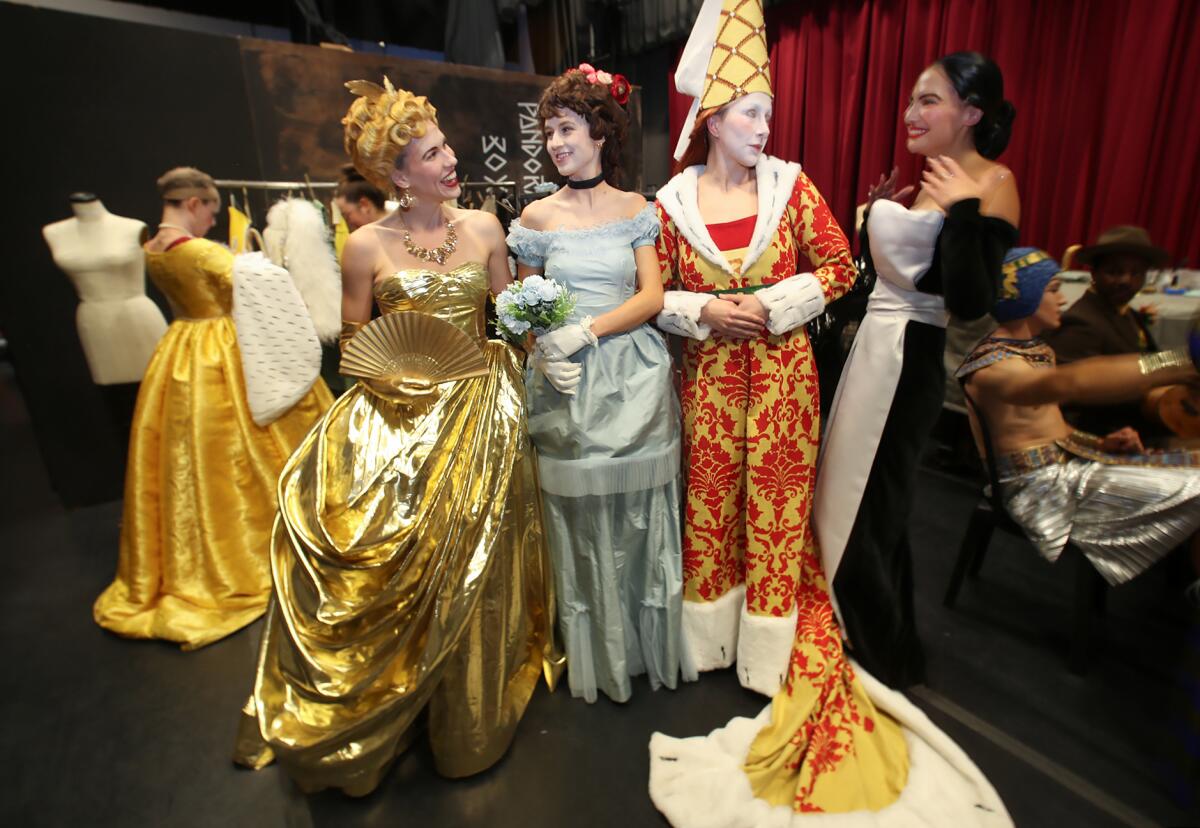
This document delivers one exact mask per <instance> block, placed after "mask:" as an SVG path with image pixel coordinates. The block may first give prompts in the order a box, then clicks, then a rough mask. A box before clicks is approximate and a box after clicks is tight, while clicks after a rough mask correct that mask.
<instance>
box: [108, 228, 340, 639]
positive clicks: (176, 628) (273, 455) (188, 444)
mask: <svg viewBox="0 0 1200 828" xmlns="http://www.w3.org/2000/svg"><path fill="white" fill-rule="evenodd" d="M146 265H147V269H148V271H149V273H150V278H151V279H152V280H153V282H154V284H155V285H157V286H158V288H159V290H161V291H162V292H163V293H164V294H166V296H167V298H168V299H169V300H170V302H171V305H172V307H173V308H174V310H175V321H173V322H172V323H171V325H170V327H169V328H167V332H166V334H164V335H163V338H162V340H161V341H160V342H159V343H158V347H157V349H156V350H155V352H154V356H153V358H152V359H151V360H150V364H149V366H148V367H147V368H146V374H145V376H144V377H143V379H142V385H141V388H140V389H139V391H138V399H137V407H136V409H135V410H134V415H133V429H132V433H131V434H130V439H129V460H128V465H127V468H126V471H125V504H124V512H123V517H122V525H121V542H120V551H119V555H118V559H117V577H116V580H115V581H113V583H112V584H111V585H110V586H109V587H108V589H106V590H105V591H104V592H103V593H102V594H101V595H100V597H99V598H98V599H96V603H95V606H94V607H93V614H94V616H95V619H96V623H97V624H99V625H100V626H102V627H104V628H105V629H108V630H111V631H113V632H115V633H117V634H119V635H124V636H128V637H130V638H161V639H166V640H167V641H177V642H179V643H181V644H182V645H183V648H184V649H185V650H190V649H195V648H196V647H202V646H204V645H205V644H210V643H212V642H213V641H216V640H218V639H220V638H223V637H224V636H226V635H229V634H230V633H232V632H234V631H236V630H238V629H241V628H242V627H244V626H245V625H247V624H249V623H250V622H251V621H253V620H254V619H256V618H258V617H259V616H260V615H262V614H263V612H265V611H266V608H267V602H268V600H269V598H270V594H271V575H270V571H269V564H268V560H267V551H266V550H267V548H268V545H269V543H270V536H271V525H272V521H273V520H274V517H275V509H276V501H275V483H276V480H277V479H278V478H279V471H280V469H282V468H283V464H284V462H285V461H286V460H287V458H288V456H289V455H290V454H291V453H292V450H293V449H294V448H295V447H296V445H297V444H299V442H300V440H301V439H303V437H304V435H305V434H306V433H307V432H308V430H309V428H311V427H312V424H313V423H314V422H315V421H316V420H317V419H318V418H320V416H321V414H322V412H324V411H325V409H327V408H328V407H329V405H330V403H331V402H332V397H331V396H330V394H329V389H327V388H326V387H325V383H324V382H322V381H321V380H320V379H318V380H317V383H316V385H314V386H313V388H312V390H310V391H309V392H308V394H307V395H306V396H305V397H304V398H303V399H302V400H301V401H300V402H299V403H297V404H296V406H295V407H293V408H292V409H291V410H290V411H289V412H288V413H287V414H285V415H283V416H282V417H280V418H279V419H278V420H276V421H275V422H273V423H271V424H270V425H269V426H267V427H266V428H262V427H260V426H258V425H255V423H254V421H253V420H252V419H251V417H250V410H249V408H248V407H247V405H246V388H245V381H244V379H243V377H242V364H241V357H240V355H239V353H238V346H237V336H236V334H235V332H234V328H233V320H232V319H231V318H230V316H229V312H230V305H231V302H232V295H233V256H232V254H231V253H230V252H229V251H228V250H226V249H225V248H224V247H222V246H221V245H219V244H216V243H214V242H211V241H208V240H207V239H191V240H189V241H186V242H183V243H181V244H177V245H176V246H174V247H172V248H171V249H169V250H167V251H166V252H164V253H154V252H150V251H147V252H146Z"/></svg>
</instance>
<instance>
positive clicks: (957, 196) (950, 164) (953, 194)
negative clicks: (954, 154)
mask: <svg viewBox="0 0 1200 828" xmlns="http://www.w3.org/2000/svg"><path fill="white" fill-rule="evenodd" d="M926 164H927V166H926V168H925V171H924V172H923V173H921V190H922V192H926V193H929V197H930V198H932V199H933V200H934V203H936V204H937V206H938V207H941V208H942V209H943V210H949V209H950V205H951V204H957V203H958V202H960V201H966V200H967V199H968V198H978V199H980V200H981V201H982V200H983V199H984V198H985V197H986V196H987V195H988V193H990V192H991V191H992V190H994V189H995V188H996V187H997V186H999V184H1000V182H1001V181H1003V180H1004V176H1003V174H998V175H991V176H988V179H987V180H986V181H982V182H981V181H976V180H975V179H974V178H972V177H971V176H970V175H968V174H967V172H966V170H964V169H963V168H962V167H960V166H959V165H958V162H957V161H955V160H954V159H953V158H951V157H950V156H948V155H936V156H930V157H929V158H928V159H927V160H926Z"/></svg>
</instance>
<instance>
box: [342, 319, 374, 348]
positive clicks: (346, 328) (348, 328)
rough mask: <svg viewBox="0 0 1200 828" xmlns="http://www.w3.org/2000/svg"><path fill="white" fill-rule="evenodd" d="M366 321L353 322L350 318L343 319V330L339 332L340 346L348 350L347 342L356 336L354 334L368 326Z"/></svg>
mask: <svg viewBox="0 0 1200 828" xmlns="http://www.w3.org/2000/svg"><path fill="white" fill-rule="evenodd" d="M366 324H367V323H366V322H352V321H350V320H349V319H343V320H342V331H341V333H339V334H338V348H339V349H341V350H343V351H344V350H346V344H347V343H348V342H349V341H350V340H351V339H353V338H354V335H355V334H356V333H358V332H359V331H361V330H362V329H363V328H364V327H366Z"/></svg>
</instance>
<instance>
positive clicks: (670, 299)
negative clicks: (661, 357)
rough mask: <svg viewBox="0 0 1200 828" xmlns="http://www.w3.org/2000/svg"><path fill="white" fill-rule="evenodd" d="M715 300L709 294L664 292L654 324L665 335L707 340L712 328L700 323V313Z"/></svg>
mask: <svg viewBox="0 0 1200 828" xmlns="http://www.w3.org/2000/svg"><path fill="white" fill-rule="evenodd" d="M715 298H716V297H715V296H713V294H711V293H692V292H691V291H690V290H668V291H665V292H664V293H663V309H662V311H660V312H659V314H658V318H657V319H655V320H654V322H655V324H656V325H658V327H659V328H661V329H662V330H664V331H666V332H667V333H673V334H678V335H679V336H686V337H690V338H692V339H700V340H704V339H708V338H709V337H710V336H712V328H711V327H709V326H708V325H705V324H704V323H703V322H701V321H700V312H701V311H702V310H704V306H705V305H707V304H708V303H709V302H711V301H712V300H713V299H715Z"/></svg>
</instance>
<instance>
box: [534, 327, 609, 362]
mask: <svg viewBox="0 0 1200 828" xmlns="http://www.w3.org/2000/svg"><path fill="white" fill-rule="evenodd" d="M599 341H600V340H598V339H596V335H595V334H594V333H592V317H590V316H585V317H583V319H580V320H579V323H578V324H576V325H564V326H563V327H561V328H559V329H557V330H554V331H551V332H550V333H546V334H542V335H541V336H539V337H538V338H537V344H536V345H535V346H534V347H535V348H536V349H537V352H538V353H539V354H540V355H541V356H542V357H543V358H545V359H549V360H554V361H558V360H564V359H566V358H567V357H569V356H571V355H572V354H574V353H575V352H577V351H579V350H580V349H582V348H586V347H587V346H589V345H595V344H596V343H597V342H599Z"/></svg>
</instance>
